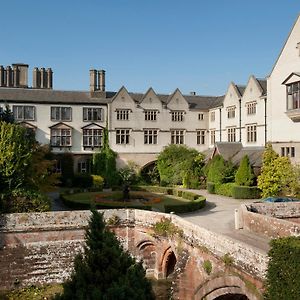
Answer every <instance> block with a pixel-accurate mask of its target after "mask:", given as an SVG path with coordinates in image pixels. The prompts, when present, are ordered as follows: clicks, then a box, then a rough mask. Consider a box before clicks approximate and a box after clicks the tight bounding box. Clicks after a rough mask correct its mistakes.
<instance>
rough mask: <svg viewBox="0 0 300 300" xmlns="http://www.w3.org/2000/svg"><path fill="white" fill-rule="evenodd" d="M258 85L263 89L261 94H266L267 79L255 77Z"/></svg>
mask: <svg viewBox="0 0 300 300" xmlns="http://www.w3.org/2000/svg"><path fill="white" fill-rule="evenodd" d="M257 81H258V83H259V85H260V86H261V88H262V90H263V95H266V94H267V79H257Z"/></svg>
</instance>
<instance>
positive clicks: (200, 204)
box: [165, 196, 206, 213]
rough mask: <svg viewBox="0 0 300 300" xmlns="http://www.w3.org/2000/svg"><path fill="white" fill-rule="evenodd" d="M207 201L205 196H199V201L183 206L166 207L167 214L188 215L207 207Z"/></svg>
mask: <svg viewBox="0 0 300 300" xmlns="http://www.w3.org/2000/svg"><path fill="white" fill-rule="evenodd" d="M205 203H206V199H205V197H203V196H200V197H199V196H198V198H197V200H193V201H191V202H187V203H185V204H182V205H165V212H166V213H170V212H174V213H186V212H192V211H195V210H198V209H201V208H203V207H204V206H205Z"/></svg>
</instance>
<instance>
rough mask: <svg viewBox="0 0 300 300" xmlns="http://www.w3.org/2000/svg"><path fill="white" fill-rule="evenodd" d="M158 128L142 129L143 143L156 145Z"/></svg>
mask: <svg viewBox="0 0 300 300" xmlns="http://www.w3.org/2000/svg"><path fill="white" fill-rule="evenodd" d="M157 140H158V129H151V128H146V129H144V145H157Z"/></svg>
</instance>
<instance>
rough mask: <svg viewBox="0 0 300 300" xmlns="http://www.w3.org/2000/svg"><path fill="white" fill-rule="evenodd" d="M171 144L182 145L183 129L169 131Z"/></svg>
mask: <svg viewBox="0 0 300 300" xmlns="http://www.w3.org/2000/svg"><path fill="white" fill-rule="evenodd" d="M170 132H171V144H175V145H183V144H184V133H185V129H171V130H170Z"/></svg>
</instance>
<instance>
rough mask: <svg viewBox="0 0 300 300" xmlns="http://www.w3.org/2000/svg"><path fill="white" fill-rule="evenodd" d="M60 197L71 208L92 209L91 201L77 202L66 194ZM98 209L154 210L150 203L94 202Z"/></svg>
mask: <svg viewBox="0 0 300 300" xmlns="http://www.w3.org/2000/svg"><path fill="white" fill-rule="evenodd" d="M60 199H61V200H62V202H63V203H64V204H65V205H66V206H67V207H69V208H72V209H74V210H87V209H91V206H92V205H91V203H83V202H76V201H71V200H69V199H67V198H66V197H64V195H62V194H61V195H60ZM93 205H94V206H95V207H96V208H97V209H118V208H132V209H133V208H135V209H143V210H152V207H151V206H149V205H134V204H129V203H128V204H126V203H124V205H120V204H114V203H95V204H93Z"/></svg>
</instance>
